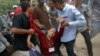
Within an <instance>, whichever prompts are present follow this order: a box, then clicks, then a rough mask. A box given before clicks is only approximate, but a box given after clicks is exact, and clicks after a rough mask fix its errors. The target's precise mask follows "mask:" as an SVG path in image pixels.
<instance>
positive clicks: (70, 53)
mask: <svg viewBox="0 0 100 56" xmlns="http://www.w3.org/2000/svg"><path fill="white" fill-rule="evenodd" d="M74 42H75V40H72V41H69V42H60V41H59V42H58V43H57V44H56V46H55V50H56V53H57V54H58V56H63V55H62V53H61V51H60V46H61V44H64V45H65V47H66V51H67V53H68V56H76V54H75V53H74V48H73V47H74Z"/></svg>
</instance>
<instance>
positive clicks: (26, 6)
mask: <svg viewBox="0 0 100 56" xmlns="http://www.w3.org/2000/svg"><path fill="white" fill-rule="evenodd" d="M21 8H22V11H23V12H27V11H28V10H29V8H30V3H29V2H27V1H24V2H22V3H21Z"/></svg>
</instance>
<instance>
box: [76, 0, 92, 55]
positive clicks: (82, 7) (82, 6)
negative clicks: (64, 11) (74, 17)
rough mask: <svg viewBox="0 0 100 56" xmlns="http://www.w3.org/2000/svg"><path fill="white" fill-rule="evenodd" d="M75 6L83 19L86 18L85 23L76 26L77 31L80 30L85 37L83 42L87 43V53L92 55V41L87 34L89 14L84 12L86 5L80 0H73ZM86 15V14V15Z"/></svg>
mask: <svg viewBox="0 0 100 56" xmlns="http://www.w3.org/2000/svg"><path fill="white" fill-rule="evenodd" d="M75 1H76V3H75V6H76V8H77V9H78V10H79V11H80V12H81V13H82V14H83V15H84V16H85V19H86V20H87V24H86V25H84V26H81V27H78V32H81V34H82V35H83V37H84V39H85V43H86V45H87V50H88V55H89V56H93V50H92V42H91V38H90V34H89V28H90V27H89V23H88V22H89V21H88V20H89V15H88V14H87V13H86V12H87V10H88V8H87V5H85V4H82V0H75ZM87 15H88V16H87Z"/></svg>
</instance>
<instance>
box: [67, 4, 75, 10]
mask: <svg viewBox="0 0 100 56" xmlns="http://www.w3.org/2000/svg"><path fill="white" fill-rule="evenodd" d="M66 6H67V8H68V9H69V10H71V9H76V7H75V6H74V5H70V4H66Z"/></svg>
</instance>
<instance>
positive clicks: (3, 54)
mask: <svg viewBox="0 0 100 56" xmlns="http://www.w3.org/2000/svg"><path fill="white" fill-rule="evenodd" d="M9 46H10V43H9V42H8V41H7V39H6V38H5V37H4V36H3V35H2V33H1V32H0V56H8V54H7V47H9Z"/></svg>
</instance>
